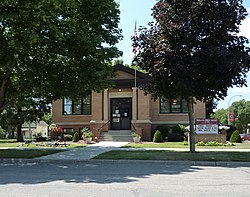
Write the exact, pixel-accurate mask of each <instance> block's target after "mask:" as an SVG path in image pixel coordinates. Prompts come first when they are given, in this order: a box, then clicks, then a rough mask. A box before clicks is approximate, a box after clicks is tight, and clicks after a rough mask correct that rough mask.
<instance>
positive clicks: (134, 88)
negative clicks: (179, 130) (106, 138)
mask: <svg viewBox="0 0 250 197" xmlns="http://www.w3.org/2000/svg"><path fill="white" fill-rule="evenodd" d="M114 72H115V73H116V77H115V78H114V79H113V81H114V84H115V86H114V87H113V88H112V89H106V90H104V91H102V92H100V93H96V92H91V94H90V95H89V96H87V97H85V98H82V99H79V100H71V99H66V98H65V99H62V100H57V101H55V102H54V103H53V122H54V123H56V124H57V125H58V126H61V127H62V128H63V129H64V130H65V131H67V130H74V131H77V130H79V129H81V128H84V127H89V128H90V129H91V130H92V131H93V132H94V133H95V136H97V137H99V136H100V134H101V132H108V131H111V130H113V131H114V130H116V131H117V132H119V131H122V130H129V131H136V132H137V133H139V134H140V135H141V136H142V140H148V141H150V140H151V139H152V132H154V131H155V128H156V127H157V125H177V124H183V125H187V124H188V114H187V107H186V105H185V101H184V100H182V99H177V100H175V102H174V103H171V102H169V101H168V100H164V99H160V98H159V99H158V100H156V101H154V100H153V99H152V98H151V95H145V94H144V91H143V90H141V89H140V88H138V87H140V85H142V84H144V83H147V82H148V81H149V80H150V78H149V76H148V75H146V74H144V73H141V72H138V71H137V72H136V73H135V71H134V70H133V69H131V68H128V67H125V66H123V65H116V66H115V67H114ZM135 74H136V78H135ZM205 111H206V110H205V104H204V103H202V102H199V101H197V102H196V104H195V105H194V116H195V118H205V113H206V112H205Z"/></svg>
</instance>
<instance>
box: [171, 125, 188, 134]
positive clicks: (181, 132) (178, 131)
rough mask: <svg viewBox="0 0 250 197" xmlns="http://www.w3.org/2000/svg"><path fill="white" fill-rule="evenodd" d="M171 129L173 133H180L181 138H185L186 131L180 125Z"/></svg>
mask: <svg viewBox="0 0 250 197" xmlns="http://www.w3.org/2000/svg"><path fill="white" fill-rule="evenodd" d="M171 129H172V133H178V134H179V135H180V136H184V132H185V130H184V129H183V128H182V127H181V126H180V125H176V126H173V127H171Z"/></svg>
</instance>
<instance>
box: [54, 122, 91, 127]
mask: <svg viewBox="0 0 250 197" xmlns="http://www.w3.org/2000/svg"><path fill="white" fill-rule="evenodd" d="M56 124H57V125H64V126H65V125H90V122H56Z"/></svg>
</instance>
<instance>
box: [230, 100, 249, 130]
mask: <svg viewBox="0 0 250 197" xmlns="http://www.w3.org/2000/svg"><path fill="white" fill-rule="evenodd" d="M230 110H231V111H233V112H234V116H235V121H234V124H235V126H236V128H237V130H238V131H239V132H240V133H245V132H246V130H247V125H248V124H249V123H250V101H245V100H244V99H243V100H240V101H236V102H233V103H232V105H231V108H230Z"/></svg>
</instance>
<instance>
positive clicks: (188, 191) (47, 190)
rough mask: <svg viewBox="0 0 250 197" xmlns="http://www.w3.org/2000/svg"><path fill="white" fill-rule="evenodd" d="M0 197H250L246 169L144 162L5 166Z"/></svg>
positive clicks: (0, 178) (1, 172) (0, 171)
mask: <svg viewBox="0 0 250 197" xmlns="http://www.w3.org/2000/svg"><path fill="white" fill-rule="evenodd" d="M0 162H1V163H0V195H1V196H3V197H10V196H11V197H36V196H37V197H45V196H46V197H47V196H48V197H66V196H67V197H77V196H86V197H92V196H93V197H99V196H100V197H141V196H143V197H144V196H145V197H168V196H169V197H175V196H181V197H196V196H197V197H208V196H209V197H211V196H213V197H215V196H216V197H217V196H225V197H236V196H237V197H249V196H250V168H249V167H204V166H191V165H168V164H166V163H164V162H142V161H138V162H136V161H132V162H128V161H115V162H113V161H77V162H72V161H71V162H69V161H55V162H48V161H33V160H31V161H28V162H27V161H18V162H17V161H13V162H11V161H10V160H7V161H3V160H0Z"/></svg>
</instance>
